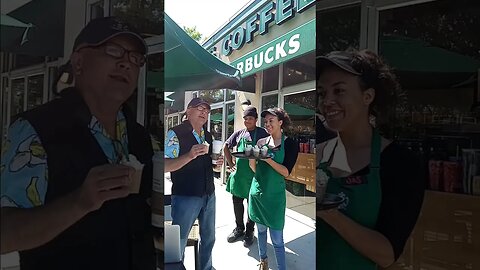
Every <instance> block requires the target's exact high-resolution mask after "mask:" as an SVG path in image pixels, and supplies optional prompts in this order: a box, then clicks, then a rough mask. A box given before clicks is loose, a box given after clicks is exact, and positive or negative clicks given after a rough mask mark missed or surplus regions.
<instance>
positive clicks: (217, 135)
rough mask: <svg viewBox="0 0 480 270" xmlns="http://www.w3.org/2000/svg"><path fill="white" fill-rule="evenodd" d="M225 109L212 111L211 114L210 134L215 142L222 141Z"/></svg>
mask: <svg viewBox="0 0 480 270" xmlns="http://www.w3.org/2000/svg"><path fill="white" fill-rule="evenodd" d="M222 112H223V108H216V109H212V111H211V112H210V133H211V134H212V136H213V139H214V140H220V141H221V140H222V131H223V115H222Z"/></svg>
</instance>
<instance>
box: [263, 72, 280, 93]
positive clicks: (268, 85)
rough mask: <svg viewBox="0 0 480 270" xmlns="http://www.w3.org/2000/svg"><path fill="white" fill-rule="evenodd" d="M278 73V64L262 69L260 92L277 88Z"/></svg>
mask: <svg viewBox="0 0 480 270" xmlns="http://www.w3.org/2000/svg"><path fill="white" fill-rule="evenodd" d="M278 74H279V66H278V65H277V66H274V67H271V68H269V69H267V70H264V71H263V87H262V93H265V92H270V91H274V90H278Z"/></svg>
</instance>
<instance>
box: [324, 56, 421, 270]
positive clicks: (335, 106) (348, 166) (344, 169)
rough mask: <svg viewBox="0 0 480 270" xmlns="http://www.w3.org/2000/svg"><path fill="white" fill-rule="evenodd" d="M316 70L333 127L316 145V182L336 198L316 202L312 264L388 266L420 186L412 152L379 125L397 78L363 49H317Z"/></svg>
mask: <svg viewBox="0 0 480 270" xmlns="http://www.w3.org/2000/svg"><path fill="white" fill-rule="evenodd" d="M317 72H318V73H319V74H318V82H317V87H318V89H317V91H318V93H319V109H320V112H321V114H322V115H323V116H324V118H325V122H326V125H327V126H328V128H329V129H331V130H333V131H335V132H336V133H337V134H338V136H336V137H335V138H333V139H329V140H327V141H325V142H322V143H320V144H319V145H318V147H317V183H318V184H320V182H323V183H324V184H323V185H324V186H325V184H326V192H327V193H329V194H331V195H333V196H335V195H336V197H337V198H339V199H341V200H342V201H343V202H342V203H341V204H340V205H339V206H338V209H337V208H334V209H329V210H324V209H323V208H322V207H319V208H318V209H317V212H316V214H317V228H316V232H317V234H316V237H317V239H318V241H317V249H316V250H317V269H326V270H330V269H362V270H369V269H371V270H373V269H379V268H382V269H383V268H388V267H389V266H390V265H392V264H393V263H394V262H395V261H396V260H397V259H398V257H399V256H400V255H401V254H402V252H403V248H404V245H405V243H406V241H407V239H408V237H409V235H410V233H411V232H412V230H413V227H414V226H415V223H416V221H417V218H418V215H419V212H420V209H421V207H422V202H423V195H424V189H425V181H424V179H423V177H422V169H421V167H420V164H421V163H420V161H419V160H418V158H417V157H416V156H415V154H414V153H412V152H411V151H410V150H408V149H406V148H405V147H402V146H401V145H399V144H398V143H396V142H395V141H391V140H388V139H386V138H384V137H383V136H381V135H380V129H379V128H378V127H379V126H380V124H382V122H378V121H380V120H383V121H387V122H388V121H389V120H390V119H389V117H388V116H389V113H391V112H392V111H393V110H394V108H395V105H396V104H397V103H398V102H400V101H401V99H400V98H401V95H400V94H401V88H400V84H399V82H398V81H397V78H396V76H395V74H394V73H393V72H392V70H391V68H390V67H389V66H388V65H387V64H385V63H384V62H383V60H382V59H381V58H380V57H379V56H378V55H377V54H375V53H373V52H371V51H368V50H362V51H357V50H348V51H335V52H331V53H329V54H327V55H325V56H321V57H319V59H318V61H317ZM372 116H375V119H376V121H377V122H376V123H372ZM318 135H319V134H317V136H318ZM318 186H320V185H317V187H318ZM318 191H319V189H318V188H317V194H318ZM334 198H335V197H334ZM405 198H408V199H405ZM317 203H320V202H319V201H318V199H317ZM320 206H321V205H320Z"/></svg>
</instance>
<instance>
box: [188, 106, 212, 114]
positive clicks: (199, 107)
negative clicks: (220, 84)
mask: <svg viewBox="0 0 480 270" xmlns="http://www.w3.org/2000/svg"><path fill="white" fill-rule="evenodd" d="M190 108H195V109H197V110H199V111H201V112H206V113H210V109H209V108H207V107H204V106H197V107H190Z"/></svg>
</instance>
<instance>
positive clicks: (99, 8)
mask: <svg viewBox="0 0 480 270" xmlns="http://www.w3.org/2000/svg"><path fill="white" fill-rule="evenodd" d="M102 17H105V14H104V1H103V0H102V1H98V2H94V3H92V4H90V20H93V19H96V18H102Z"/></svg>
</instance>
